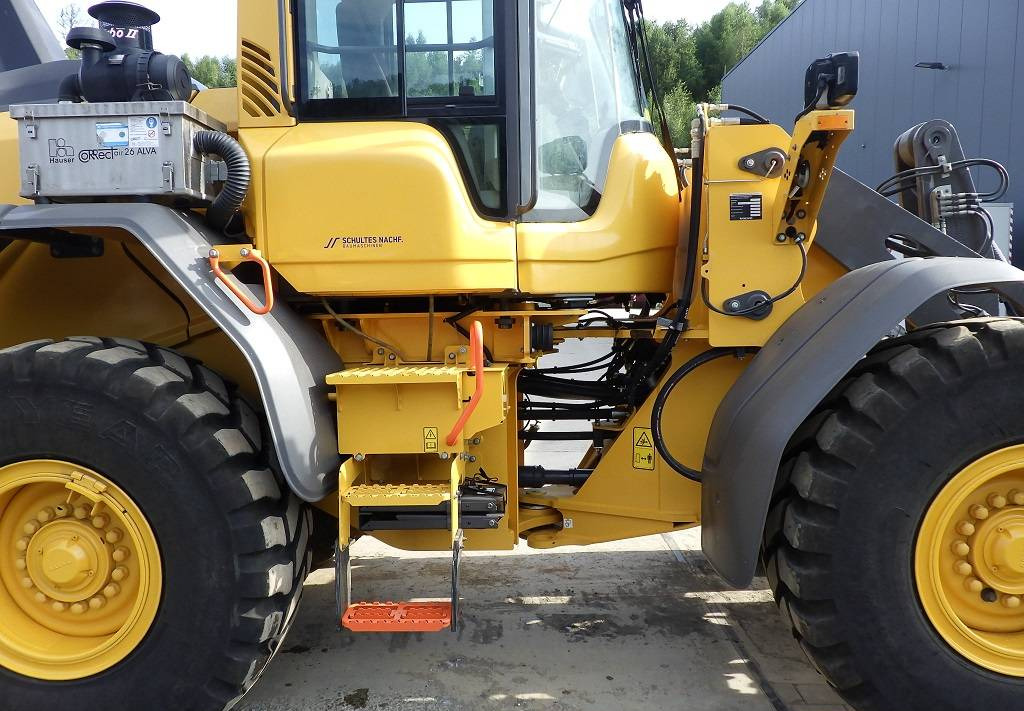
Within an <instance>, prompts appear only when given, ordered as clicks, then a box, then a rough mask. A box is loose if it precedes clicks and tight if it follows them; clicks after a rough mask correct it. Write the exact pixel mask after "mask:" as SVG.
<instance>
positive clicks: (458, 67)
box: [296, 0, 653, 222]
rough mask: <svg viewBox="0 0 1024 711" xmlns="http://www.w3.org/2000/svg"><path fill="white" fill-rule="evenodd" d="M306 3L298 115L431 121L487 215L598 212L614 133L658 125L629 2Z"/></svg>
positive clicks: (551, 217)
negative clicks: (644, 86) (649, 108)
mask: <svg viewBox="0 0 1024 711" xmlns="http://www.w3.org/2000/svg"><path fill="white" fill-rule="evenodd" d="M531 4H532V5H534V7H533V8H532V10H533V12H532V13H531V12H530V10H531V8H530V5H531ZM297 11H298V17H297V23H296V27H297V28H298V32H297V33H296V34H297V44H298V48H297V49H298V56H299V57H300V58H301V59H300V61H299V66H298V77H299V91H298V95H299V102H298V107H297V113H298V118H299V120H300V121H317V120H326V121H368V120H389V121H393V120H404V121H418V122H423V123H427V124H429V125H431V126H433V127H434V128H436V129H437V130H438V131H439V132H440V133H442V134H443V135H444V136H445V138H446V139H447V140H448V142H449V144H450V145H451V147H452V150H453V152H454V153H455V155H456V157H457V159H458V161H459V165H460V168H461V170H462V173H463V179H464V181H465V183H466V186H467V189H468V190H469V192H470V196H471V198H472V200H473V203H474V207H475V208H476V210H477V212H478V213H479V214H480V215H481V217H484V218H485V219H491V220H500V221H504V220H509V219H522V220H524V221H527V222H577V221H582V220H587V219H588V218H590V217H591V216H593V215H594V213H595V212H596V210H597V207H598V205H599V203H600V200H601V196H602V192H603V191H604V187H605V183H606V180H607V178H608V173H609V162H610V159H611V155H612V146H613V144H614V143H615V140H616V139H617V138H618V137H619V136H620V135H622V134H625V133H640V132H652V131H653V128H652V126H651V125H650V123H649V122H648V121H647V120H646V119H645V118H644V115H643V104H644V99H643V93H642V91H641V89H640V81H639V75H638V71H637V67H638V64H637V57H636V55H635V52H634V50H633V44H632V42H631V39H630V37H629V34H628V32H627V21H626V14H625V11H624V9H623V6H622V3H621V0H575V1H574V2H572V3H567V2H560V1H559V0H536V2H535V3H528V2H515V1H514V0H415V1H413V0H341V1H340V2H339V0H301V2H299V3H298V8H297ZM581 17H585V18H586V21H584V22H581V21H580V18H581ZM531 18H532V19H531ZM531 21H532V22H533V31H532V32H531V31H530V28H529V23H530V22H531ZM531 37H534V38H535V42H531V39H530V38H531Z"/></svg>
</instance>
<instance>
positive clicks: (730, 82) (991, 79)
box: [722, 0, 1024, 261]
mask: <svg viewBox="0 0 1024 711" xmlns="http://www.w3.org/2000/svg"><path fill="white" fill-rule="evenodd" d="M848 50H859V51H860V53H861V74H860V93H859V94H858V96H857V98H856V99H855V100H854V103H853V105H852V107H851V108H854V109H856V110H857V127H856V131H855V132H854V134H853V135H852V136H851V137H850V139H849V140H848V141H847V143H846V144H845V146H844V147H843V149H842V151H841V152H840V158H839V167H841V168H842V169H843V170H845V171H846V172H848V173H850V174H851V175H853V176H854V177H856V178H857V179H858V180H860V181H861V182H864V183H867V184H868V185H871V186H875V185H877V184H879V183H880V182H881V181H882V180H884V179H885V178H886V177H888V176H889V175H890V174H892V172H893V158H892V145H893V142H894V141H895V139H896V138H897V136H899V135H900V134H901V133H902V132H903V131H905V130H906V129H908V128H910V127H912V126H914V125H916V124H918V123H921V122H922V121H927V120H930V119H933V118H944V119H946V120H948V121H951V122H952V123H953V124H954V125H955V126H956V127H957V129H958V131H959V133H960V140H961V141H962V142H963V144H964V150H965V152H966V154H967V155H968V156H969V157H984V158H992V159H995V160H998V161H999V162H1001V163H1003V164H1004V165H1005V166H1006V167H1007V168H1008V169H1009V170H1010V175H1011V188H1010V193H1009V195H1008V196H1007V198H1005V199H1006V200H1008V201H1013V202H1014V203H1015V208H1016V209H1015V210H1014V212H1015V217H1016V219H1015V222H1016V225H1015V228H1014V233H1015V234H1016V235H1017V238H1018V243H1019V240H1020V237H1021V235H1024V126H1021V125H1018V124H1015V122H1014V118H1015V117H1016V118H1017V119H1019V120H1020V121H1022V122H1024V0H804V2H803V4H802V5H800V6H798V7H797V8H796V9H795V10H794V11H793V14H792V15H791V16H790V17H789V18H788V19H787V20H786V21H785V22H783V23H782V24H781V25H780V26H779V27H778V28H777V29H776V30H775V31H774V32H772V33H771V34H770V35H768V37H766V38H765V40H764V41H763V42H762V43H761V44H760V45H758V47H756V48H755V49H754V51H753V52H752V53H751V54H750V55H749V56H748V57H747V58H746V59H744V60H743V61H742V62H741V63H740V64H738V65H737V66H736V67H735V68H734V69H733V70H732V71H731V72H730V73H729V74H727V75H726V77H725V79H724V82H723V86H722V93H723V97H724V100H725V101H728V102H733V103H738V104H743V105H744V106H748V107H750V108H752V109H754V110H755V111H759V112H761V113H763V114H765V115H766V116H768V117H769V118H771V119H772V120H773V121H776V122H778V123H779V124H780V125H782V126H783V127H786V126H788V125H791V124H792V120H793V117H794V116H795V115H796V113H797V112H798V111H799V110H800V109H801V108H802V104H803V77H804V71H805V70H806V68H807V65H808V64H810V63H811V61H813V60H814V59H816V58H818V57H822V56H824V55H826V54H828V53H829V52H834V51H848ZM918 62H942V63H944V64H945V65H947V67H948V69H947V70H945V71H940V70H934V69H920V68H915V66H914V65H915V64H917V63H918ZM976 177H977V178H979V182H980V186H981V187H982V188H983V189H985V188H990V187H992V186H993V185H994V180H992V178H991V175H990V174H989V171H987V170H984V169H983V170H982V171H981V172H980V173H979V174H978V175H977V176H976ZM1015 251H1016V253H1017V254H1016V255H1015V256H1016V259H1015V261H1019V260H1020V259H1021V251H1022V250H1021V249H1020V248H1018V249H1017V250H1015Z"/></svg>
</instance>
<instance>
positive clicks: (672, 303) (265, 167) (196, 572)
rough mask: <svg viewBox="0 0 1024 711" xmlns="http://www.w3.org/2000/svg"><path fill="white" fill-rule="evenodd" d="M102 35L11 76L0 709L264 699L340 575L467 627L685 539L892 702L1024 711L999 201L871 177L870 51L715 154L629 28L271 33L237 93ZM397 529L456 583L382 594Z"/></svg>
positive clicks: (550, 12) (862, 687)
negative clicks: (670, 99) (634, 542)
mask: <svg viewBox="0 0 1024 711" xmlns="http://www.w3.org/2000/svg"><path fill="white" fill-rule="evenodd" d="M90 14H91V15H92V17H93V18H95V20H96V21H97V26H94V27H78V28H74V29H73V30H72V31H71V32H70V33H69V34H68V36H67V43H68V44H69V45H70V46H71V47H72V48H74V49H76V50H78V51H79V52H80V53H81V59H80V60H77V61H67V62H56V63H48V64H42V65H38V66H31V67H26V68H20V69H16V70H13V71H11V72H8V73H6V74H3V75H0V78H2V82H0V89H2V91H3V93H2V96H3V101H2V103H3V104H4V110H5V111H6V114H5V115H4V116H2V117H0V156H2V161H0V203H2V204H0V347H2V348H3V350H0V707H2V708H4V709H19V710H20V709H30V708H53V707H56V706H58V705H60V704H65V703H72V702H73V703H74V705H75V707H76V708H79V709H83V710H93V709H101V708H102V709H107V708H110V707H111V704H113V705H114V706H115V707H117V706H119V705H120V706H121V707H125V708H129V707H130V708H151V709H173V710H179V709H190V710H198V711H213V710H217V709H225V708H230V707H232V706H233V705H235V704H237V703H238V702H239V700H240V699H241V698H242V697H243V695H244V694H245V693H246V692H247V691H248V690H249V689H250V688H251V687H252V686H253V685H254V684H255V683H256V681H257V680H258V679H259V677H260V675H261V673H262V672H263V671H264V669H265V668H266V666H267V664H268V662H269V660H270V659H271V658H272V657H273V656H274V654H275V652H276V651H277V650H278V649H279V648H280V646H281V642H282V640H283V638H284V637H285V635H286V633H287V632H288V629H289V626H290V625H291V624H292V622H293V620H294V616H295V610H296V608H297V605H298V603H299V598H300V594H301V588H302V584H303V580H304V578H305V576H306V574H307V573H308V572H309V571H310V570H311V567H313V566H331V565H333V566H334V567H335V570H336V582H335V585H336V592H337V599H338V609H337V617H336V619H331V620H326V619H325V620H323V624H325V625H337V626H338V627H339V628H340V632H339V634H374V633H378V634H379V633H391V634H407V633H414V632H415V633H444V631H445V630H449V631H450V630H454V629H457V628H458V625H459V608H460V606H462V607H466V606H471V605H472V604H473V602H472V599H462V598H461V595H460V589H459V572H460V567H462V566H463V565H464V564H463V563H462V562H461V557H460V556H461V553H462V552H463V551H464V550H468V551H474V550H476V551H479V550H492V551H494V550H509V549H512V548H514V547H515V546H517V545H520V544H523V543H525V545H528V546H531V547H533V548H539V549H551V548H557V547H560V546H567V545H573V546H585V545H591V544H596V543H602V542H607V541H615V540H620V539H625V538H630V537H636V536H645V535H651V534H662V533H668V532H672V531H678V530H681V529H686V528H691V527H696V526H700V527H701V537H702V545H703V551H704V553H705V555H706V556H707V558H708V560H709V561H710V562H711V564H712V565H713V566H714V568H715V569H716V570H717V571H718V573H720V574H721V576H722V577H723V578H724V579H725V580H726V581H727V582H728V583H729V584H730V585H732V586H735V587H744V586H747V585H749V584H751V582H752V580H753V579H754V577H755V576H756V575H763V576H766V577H767V579H768V581H769V583H770V585H771V588H772V591H773V593H774V596H775V600H776V601H777V603H778V606H779V608H780V610H781V611H782V614H783V616H784V617H785V619H786V620H787V621H788V623H789V624H790V625H791V627H792V630H793V634H794V636H795V637H796V638H797V640H798V642H799V643H800V645H801V646H802V647H803V649H804V651H805V652H806V654H807V656H808V657H809V659H810V660H811V662H812V663H813V664H814V665H815V667H816V668H817V669H818V670H819V671H820V672H821V673H822V674H823V675H824V676H825V678H826V679H827V680H828V682H829V683H830V684H831V685H833V686H834V687H835V688H836V689H837V690H838V691H839V693H840V694H841V695H842V696H843V697H844V698H845V699H846V700H847V702H848V703H849V704H850V705H851V706H852V707H854V708H856V709H858V711H884V710H893V709H898V710H900V711H916V710H924V709H927V710H929V711H934V710H937V709H956V710H965V709H982V708H1000V709H1011V708H1021V705H1022V704H1024V701H1022V699H1024V608H1022V606H1021V601H1022V598H1024V408H1022V407H1021V399H1020V396H1019V393H1020V392H1021V389H1022V387H1024V323H1022V322H1021V320H1020V319H1019V318H1017V314H1021V313H1024V289H1022V282H1024V273H1022V272H1020V271H1018V270H1017V269H1015V268H1014V267H1012V266H1011V265H1010V264H1009V263H1008V262H1007V261H1006V260H1005V258H1004V256H1005V255H1004V254H1003V252H1002V251H1000V250H999V249H998V248H997V247H996V246H995V244H994V235H993V230H992V229H991V222H990V221H988V220H987V218H986V215H987V213H985V211H984V207H983V203H984V202H986V201H988V200H991V199H995V198H997V197H998V194H999V192H1000V190H1002V191H1005V182H1006V173H1005V171H1000V172H999V176H1000V181H1001V186H1002V187H1001V188H997V189H996V190H995V191H989V192H985V191H982V190H980V189H979V188H978V187H976V186H975V183H974V180H975V178H974V177H973V175H972V172H971V171H972V169H973V170H975V171H977V170H980V169H982V167H983V166H982V164H981V163H978V162H977V161H975V160H972V159H967V158H965V157H964V156H963V154H962V149H961V148H960V146H959V141H958V140H957V139H956V134H955V130H954V129H953V128H952V126H950V125H949V124H946V123H944V122H941V121H938V122H931V123H929V124H924V125H922V126H919V127H916V128H915V129H914V130H912V131H910V132H908V133H907V134H905V135H904V136H903V137H901V138H900V140H899V142H898V146H897V158H898V160H897V163H898V172H897V173H896V175H894V177H893V178H892V179H891V180H890V181H887V183H886V185H884V186H879V188H880V189H879V191H875V190H871V189H870V188H867V187H865V186H863V185H861V184H859V183H857V182H856V181H854V180H852V179H851V178H849V177H848V176H845V175H844V174H843V173H841V171H838V170H837V169H836V168H835V164H836V159H837V156H838V153H839V150H840V148H841V145H842V144H843V142H844V140H845V139H846V138H847V137H849V136H850V134H851V133H852V132H853V131H854V128H855V117H854V111H853V110H852V109H851V108H850V106H851V101H852V100H853V99H854V96H855V95H856V93H857V90H858V67H859V57H858V55H857V54H856V53H852V52H846V53H837V54H833V55H830V56H828V57H825V58H822V59H821V60H818V61H816V62H814V63H813V64H812V65H811V66H810V68H809V70H808V72H807V75H806V77H804V81H805V106H804V107H800V106H794V113H795V112H796V111H800V113H799V115H798V116H797V117H796V119H795V121H794V122H793V123H792V125H787V126H786V127H781V126H778V125H774V124H772V123H770V122H769V121H768V120H766V119H765V118H763V117H762V116H760V115H759V114H758V113H757V111H756V110H754V109H756V107H754V109H752V108H747V107H742V106H737V105H732V104H717V105H715V104H703V105H700V106H699V107H698V108H697V110H696V115H695V117H694V120H693V128H692V145H691V146H690V148H689V150H688V152H682V151H677V150H676V149H674V147H673V146H672V142H671V139H670V137H669V134H668V131H667V130H666V125H665V121H664V112H663V110H662V109H661V105H660V101H659V99H658V91H657V87H656V86H654V85H653V81H652V80H651V76H652V72H651V71H650V59H649V56H648V52H647V40H646V35H645V32H644V24H643V22H644V21H643V14H642V7H641V3H640V1H639V0H574V2H560V1H558V0H246V1H245V2H239V16H238V43H237V51H238V86H237V88H234V89H205V88H204V87H197V86H196V85H195V84H194V83H193V81H192V80H191V78H190V76H189V74H188V71H187V69H186V68H185V66H184V64H183V63H182V61H181V60H180V59H178V58H177V57H175V56H174V55H169V54H163V53H161V52H159V51H156V50H155V49H154V44H153V33H152V27H153V25H154V24H155V23H156V22H157V21H158V20H159V17H158V16H157V14H156V13H154V12H152V11H151V10H148V9H147V8H145V7H143V6H140V5H137V4H134V3H130V2H121V1H114V2H102V3H100V4H98V5H96V6H94V7H92V8H91V9H90ZM195 21H196V22H203V18H201V17H197V18H195ZM770 80H771V81H799V80H800V77H789V78H787V77H771V78H770ZM801 109H802V110H801ZM893 196H899V198H900V203H899V204H897V203H896V202H893V201H891V200H890V199H888V198H889V197H893ZM578 339H588V340H589V339H594V340H593V341H591V342H592V343H595V344H599V346H600V347H603V348H604V351H601V352H603V353H604V354H603V355H601V356H600V357H598V358H595V359H592V360H590V361H588V362H582V363H578V364H569V365H567V364H564V363H563V364H561V365H558V366H555V367H552V366H548V365H546V364H545V361H544V356H546V355H550V354H553V353H556V352H558V350H559V348H560V346H562V345H563V344H564V343H566V342H567V341H575V340H578ZM541 424H543V427H542V426H540V425H541ZM581 426H582V428H581ZM552 440H555V441H574V442H577V443H579V444H580V445H582V447H585V448H586V453H585V454H584V455H582V456H581V458H580V460H579V462H578V463H577V464H576V465H575V466H573V467H571V468H564V466H562V467H559V466H556V465H555V464H556V463H552V462H550V461H549V462H548V464H547V465H546V466H545V465H543V464H542V465H536V464H534V465H530V466H527V465H526V463H525V462H526V452H527V451H528V449H529V447H531V445H535V444H536V443H538V442H544V441H552ZM531 461H536V460H532V459H531ZM362 536H369V537H373V538H376V539H379V540H380V541H383V542H385V543H387V544H389V545H391V546H394V547H397V548H399V549H404V550H413V551H420V550H428V551H448V552H450V553H451V556H452V568H451V573H452V575H451V579H450V581H444V582H443V587H444V589H442V590H438V589H436V581H420V582H419V583H418V584H417V585H418V586H419V587H421V588H422V589H418V593H419V595H418V597H417V600H416V601H410V602H392V601H376V602H375V601H368V600H367V599H366V597H367V596H366V595H365V593H362V592H360V580H359V575H358V570H356V574H355V575H353V574H352V568H353V565H352V562H353V559H352V556H353V554H352V551H353V549H352V544H353V542H354V541H356V540H357V539H358V538H360V537H362ZM469 564H470V565H471V564H472V563H471V561H470V562H469ZM394 565H395V570H394V575H395V576H402V575H403V572H402V570H401V563H400V562H395V564H394ZM449 582H450V589H448V586H449ZM424 599H425V600H428V601H426V602H424V601H423V600H424ZM666 661H667V662H669V663H671V660H666ZM626 664H627V665H628V662H626ZM128 700H130V701H128ZM125 704H127V705H125Z"/></svg>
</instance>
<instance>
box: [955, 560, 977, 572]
mask: <svg viewBox="0 0 1024 711" xmlns="http://www.w3.org/2000/svg"><path fill="white" fill-rule="evenodd" d="M953 570H954V571H956V573H957V575H970V574H971V573H973V572H974V568H973V567H972V566H971V564H970V563H968V562H967V561H966V560H958V561H957V562H956V563H954V564H953Z"/></svg>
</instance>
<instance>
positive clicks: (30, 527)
mask: <svg viewBox="0 0 1024 711" xmlns="http://www.w3.org/2000/svg"><path fill="white" fill-rule="evenodd" d="M21 530H23V531H24V532H25V533H27V534H28V535H30V536H31V535H32V534H33V533H35V532H36V531H38V530H39V522H38V521H29V522H28V523H26V524H25V527H24V528H22V529H21Z"/></svg>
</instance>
